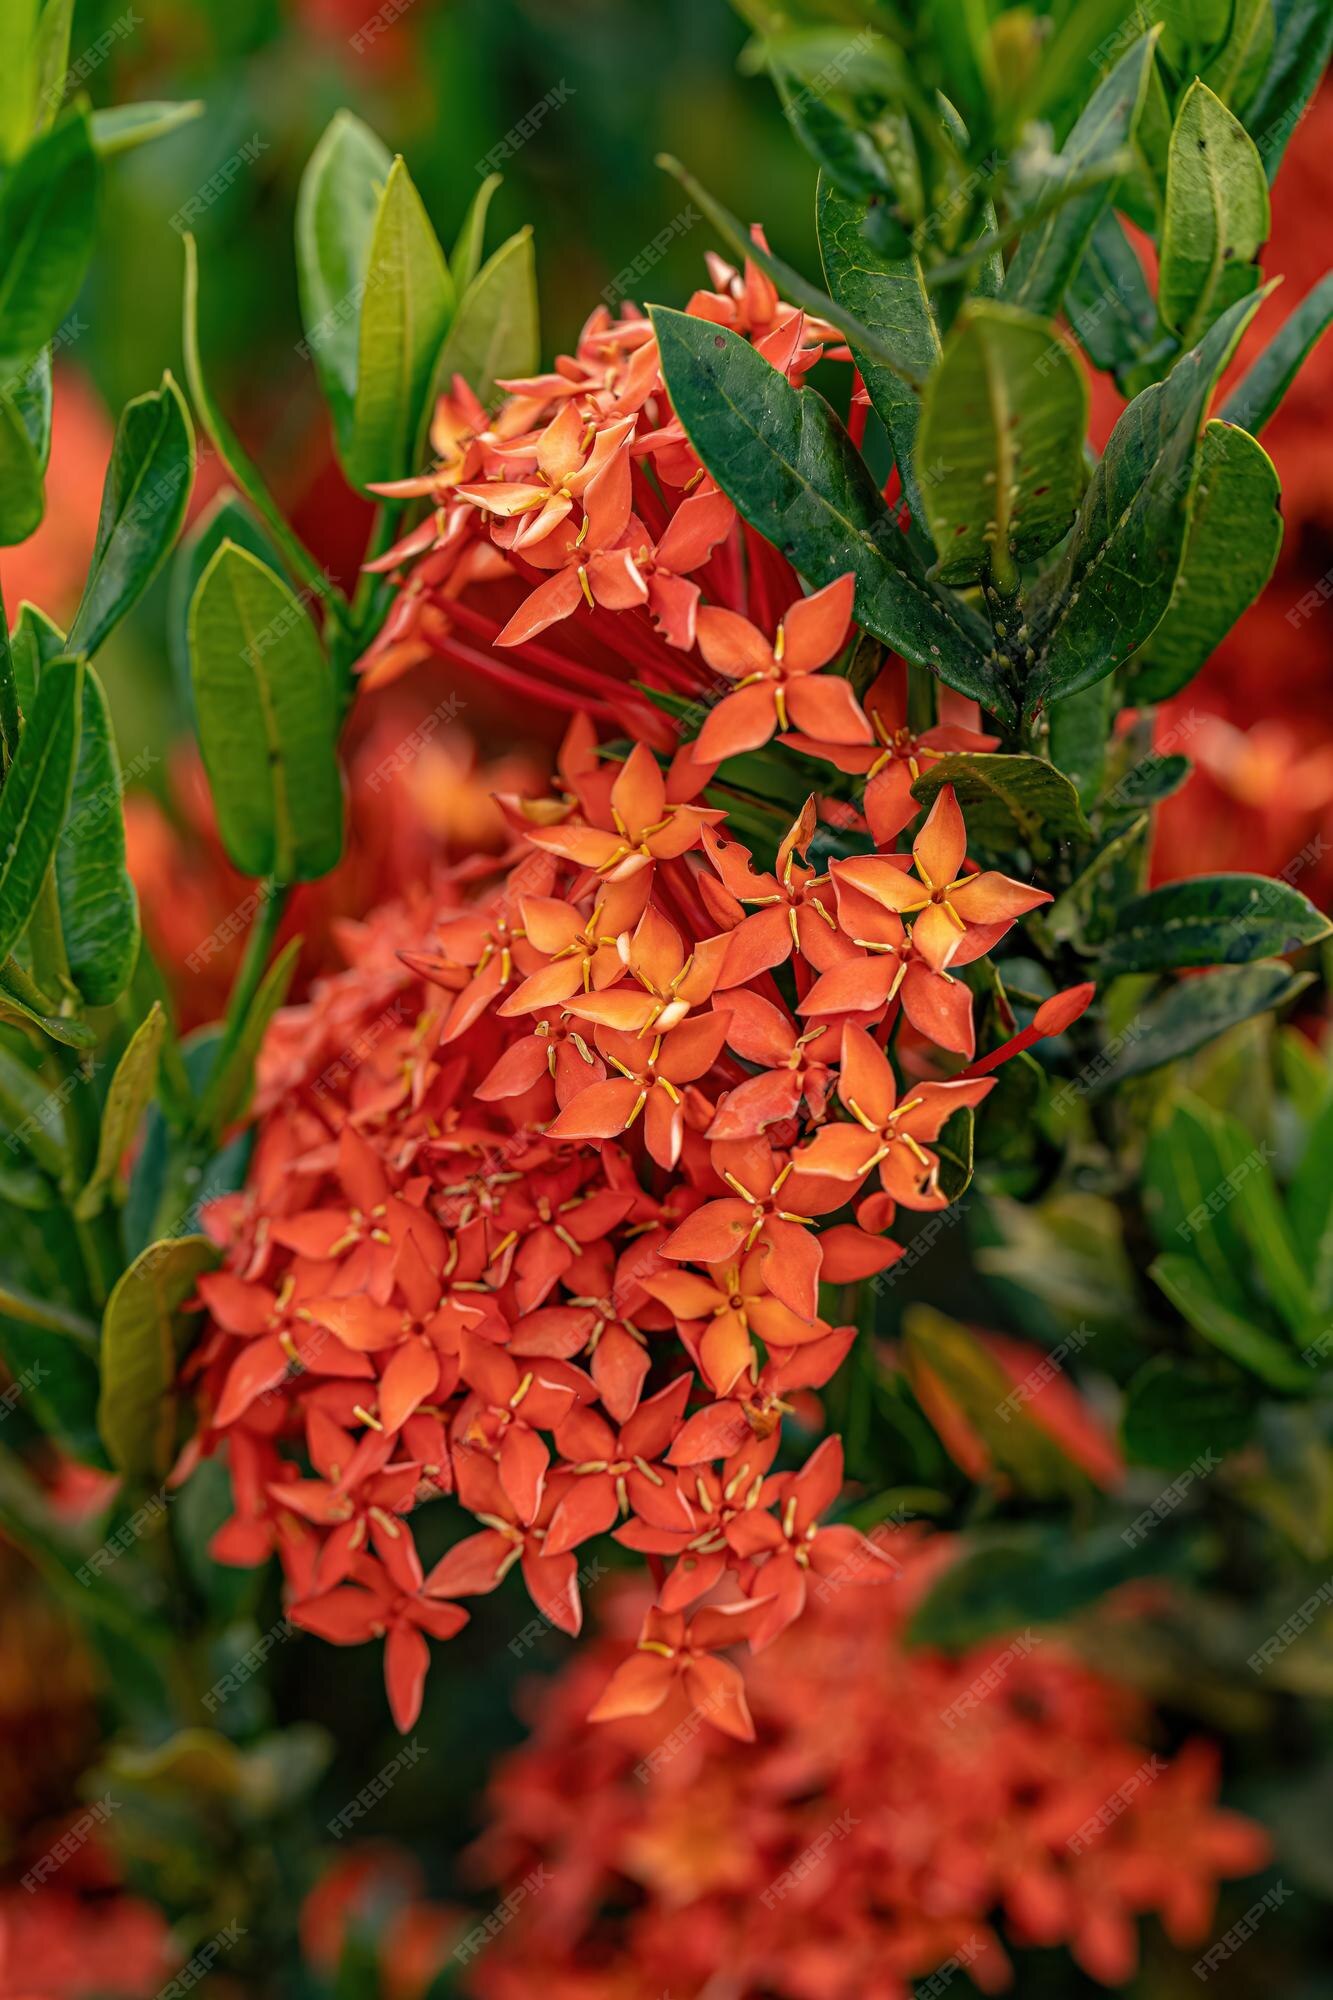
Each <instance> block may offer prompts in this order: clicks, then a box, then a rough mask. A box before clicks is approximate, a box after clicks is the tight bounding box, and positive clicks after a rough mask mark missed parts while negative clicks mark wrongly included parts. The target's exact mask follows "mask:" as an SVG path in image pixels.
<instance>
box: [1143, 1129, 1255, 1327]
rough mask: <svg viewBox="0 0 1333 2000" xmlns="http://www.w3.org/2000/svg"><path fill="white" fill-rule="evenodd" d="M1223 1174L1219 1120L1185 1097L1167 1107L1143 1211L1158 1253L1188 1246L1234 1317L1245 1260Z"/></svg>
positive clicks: (1243, 1301)
mask: <svg viewBox="0 0 1333 2000" xmlns="http://www.w3.org/2000/svg"><path fill="white" fill-rule="evenodd" d="M1226 1175H1227V1167H1226V1163H1225V1160H1224V1157H1223V1150H1222V1133H1221V1130H1220V1127H1219V1123H1218V1116H1217V1113H1216V1112H1215V1111H1214V1110H1213V1109H1212V1107H1211V1106H1209V1105H1207V1104H1205V1103H1203V1102H1202V1100H1201V1099H1199V1098H1196V1097H1193V1096H1189V1097H1185V1098H1182V1100H1181V1101H1180V1102H1179V1103H1177V1104H1176V1105H1175V1106H1173V1108H1172V1111H1171V1115H1170V1117H1169V1118H1168V1119H1166V1120H1165V1122H1164V1123H1162V1124H1159V1125H1157V1126H1156V1127H1155V1128H1154V1129H1153V1131H1152V1132H1151V1134H1150V1135H1149V1139H1148V1146H1147V1150H1146V1152H1145V1154H1144V1167H1143V1206H1144V1212H1145V1213H1146V1215H1147V1217H1148V1220H1149V1222H1150V1224H1151V1225H1152V1232H1153V1235H1154V1236H1155V1237H1156V1239H1157V1242H1158V1243H1159V1245H1160V1246H1161V1248H1162V1249H1163V1250H1167V1251H1172V1252H1175V1253H1176V1254H1179V1253H1180V1252H1181V1251H1182V1250H1183V1249H1185V1248H1186V1247H1188V1249H1189V1252H1190V1255H1191V1256H1192V1257H1194V1258H1195V1260H1196V1261H1197V1262H1198V1263H1200V1264H1201V1265H1203V1267H1204V1269H1205V1271H1206V1272H1207V1275H1208V1281H1209V1283H1210V1285H1211V1286H1212V1288H1213V1290H1214V1291H1215V1292H1216V1293H1217V1295H1218V1297H1219V1298H1221V1299H1222V1300H1224V1301H1225V1303H1226V1304H1227V1305H1228V1306H1229V1307H1230V1308H1231V1309H1232V1310H1233V1311H1234V1312H1240V1313H1244V1312H1245V1311H1247V1310H1248V1305H1249V1298H1250V1256H1249V1252H1248V1250H1247V1249H1246V1247H1245V1239H1244V1236H1243V1235H1242V1233H1241V1229H1240V1226H1239V1218H1238V1217H1237V1215H1236V1213H1235V1211H1234V1209H1233V1207H1232V1205H1231V1203H1230V1202H1229V1201H1226V1200H1221V1199H1219V1196H1225V1195H1226V1193H1227V1191H1228V1190H1227V1186H1226Z"/></svg>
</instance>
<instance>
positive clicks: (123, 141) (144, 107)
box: [91, 97, 206, 160]
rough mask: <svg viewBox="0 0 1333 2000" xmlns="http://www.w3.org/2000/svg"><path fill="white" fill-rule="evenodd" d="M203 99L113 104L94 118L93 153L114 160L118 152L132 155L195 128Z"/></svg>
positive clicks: (101, 157)
mask: <svg viewBox="0 0 1333 2000" xmlns="http://www.w3.org/2000/svg"><path fill="white" fill-rule="evenodd" d="M205 108H206V107H205V104H204V100H203V99H202V98H201V97H194V98H191V99H189V101H188V102H186V103H181V104H167V103H162V102H160V101H159V102H145V103H142V104H112V105H108V106H107V107H106V108H105V109H104V110H100V111H94V113H93V115H92V121H91V122H92V132H93V150H94V151H95V152H96V154H97V157H98V158H99V159H101V160H114V159H115V158H116V156H117V154H119V153H131V152H133V151H134V149H135V148H136V147H137V146H149V145H151V144H152V143H153V141H154V140H155V139H165V138H167V137H168V136H169V134H171V133H172V132H179V131H180V129H181V127H182V126H183V125H192V124H193V123H194V121H195V119H196V118H202V117H203V115H204V111H205Z"/></svg>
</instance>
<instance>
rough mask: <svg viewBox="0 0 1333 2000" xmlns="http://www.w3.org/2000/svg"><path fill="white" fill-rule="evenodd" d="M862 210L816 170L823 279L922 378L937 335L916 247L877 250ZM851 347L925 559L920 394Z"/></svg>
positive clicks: (935, 353) (935, 354)
mask: <svg viewBox="0 0 1333 2000" xmlns="http://www.w3.org/2000/svg"><path fill="white" fill-rule="evenodd" d="M867 213H868V210H867V207H866V204H865V203H864V202H863V201H858V200H855V199H854V198H852V197H851V196H848V195H846V194H844V193H842V191H841V190H840V189H839V188H837V187H835V186H834V184H833V182H832V181H830V180H829V179H828V178H827V176H823V175H821V177H820V182H819V193H818V197H817V207H816V214H817V220H818V225H819V250H820V256H821V257H822V259H823V263H824V278H825V282H826V283H827V285H828V288H829V291H830V292H831V293H832V294H833V297H834V298H835V299H836V300H837V301H838V302H839V304H840V305H843V306H845V307H846V309H847V310H848V312H850V313H854V314H855V315H856V317H857V319H859V320H863V321H864V322H865V324H866V325H867V326H871V327H873V328H874V329H875V332H876V333H877V334H878V335H879V338H880V340H881V341H882V342H884V343H885V344H887V345H891V346H892V347H893V348H894V350H895V352H897V353H898V354H900V356H901V358H902V361H903V364H904V366H905V368H906V370H907V372H908V374H909V375H910V376H913V377H916V378H917V379H919V380H922V381H924V380H925V378H926V377H927V376H928V375H929V374H930V372H931V370H932V369H933V368H934V366H935V364H936V362H937V361H938V360H939V356H940V336H939V329H938V327H937V326H936V324H935V312H934V308H933V307H932V305H931V302H930V297H929V294H928V293H927V291H926V286H925V280H924V278H923V277H922V272H921V260H920V258H919V257H918V256H917V254H916V252H915V251H911V252H909V254H908V255H907V256H905V257H898V258H890V257H882V256H880V254H879V253H878V252H877V251H876V250H874V249H872V247H871V245H870V244H869V243H868V242H867V241H866V237H865V233H864V230H865V220H866V215H867ZM852 352H853V355H854V357H855V360H856V365H857V367H858V368H859V369H860V371H861V377H862V380H863V381H864V383H865V385H866V388H867V390H868V391H869V394H870V400H871V402H872V403H873V404H874V407H875V411H876V414H877V415H878V417H879V419H880V421H881V423H882V424H883V425H884V428H885V430H886V431H887V432H888V435H889V443H890V445H891V446H892V447H893V456H894V461H895V463H896V465H897V467H898V470H899V473H900V474H901V477H902V482H903V492H904V497H905V498H906V500H907V504H908V507H909V509H910V512H911V516H912V521H913V525H914V527H915V528H916V532H917V534H918V536H919V538H920V546H921V548H922V550H923V552H926V555H927V560H929V552H930V543H929V539H928V537H927V536H926V534H925V532H924V525H919V524H924V521H925V509H924V505H923V503H922V499H921V490H920V488H919V486H918V485H917V477H916V455H915V446H916V432H917V422H918V419H919V417H920V413H921V398H920V396H919V395H918V394H917V392H916V390H915V389H913V388H912V387H911V385H910V383H909V382H908V381H905V380H904V378H903V376H902V375H900V374H897V373H895V371H894V370H893V369H892V368H886V367H885V366H884V364H883V363H882V362H880V361H877V360H876V359H875V357H874V356H873V355H872V354H868V353H866V352H865V351H864V350H863V349H862V348H861V347H859V346H856V345H853V349H852Z"/></svg>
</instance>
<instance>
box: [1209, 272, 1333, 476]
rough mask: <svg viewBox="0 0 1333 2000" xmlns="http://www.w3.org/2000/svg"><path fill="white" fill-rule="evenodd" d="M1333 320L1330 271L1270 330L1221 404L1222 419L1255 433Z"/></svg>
mask: <svg viewBox="0 0 1333 2000" xmlns="http://www.w3.org/2000/svg"><path fill="white" fill-rule="evenodd" d="M1330 322H1333V272H1330V273H1329V275H1328V277H1326V278H1321V279H1320V280H1319V283H1318V284H1317V285H1315V286H1314V287H1313V288H1312V290H1310V291H1308V292H1307V293H1306V295H1305V297H1304V298H1303V299H1302V300H1301V302H1300V304H1299V305H1298V306H1297V308H1296V310H1295V312H1293V313H1292V314H1291V315H1290V316H1289V317H1288V318H1287V319H1286V320H1285V321H1284V322H1283V325H1282V328H1281V331H1280V332H1278V333H1276V334H1274V336H1273V338H1272V340H1270V341H1269V343H1268V346H1267V347H1266V348H1265V349H1264V351H1263V353H1262V354H1261V355H1260V356H1259V359H1258V360H1257V361H1256V362H1255V363H1254V364H1253V366H1252V367H1251V368H1250V370H1249V372H1248V373H1247V374H1246V375H1245V376H1244V377H1243V378H1242V379H1241V381H1240V382H1239V383H1238V384H1237V386H1236V388H1234V389H1233V390H1232V392H1231V394H1230V395H1229V396H1228V397H1227V400H1226V402H1225V403H1224V404H1223V406H1222V418H1223V421H1224V422H1226V423H1228V424H1236V425H1238V426H1239V428H1240V429H1241V430H1243V431H1249V433H1250V435H1251V436H1252V437H1258V435H1259V433H1260V431H1262V429H1263V427H1264V425H1265V424H1266V423H1267V422H1268V420H1269V418H1270V417H1272V416H1274V415H1276V413H1277V409H1278V406H1279V404H1280V403H1281V401H1282V399H1283V397H1284V396H1285V395H1286V393H1287V391H1288V389H1289V388H1290V387H1291V385H1292V383H1293V382H1294V380H1295V379H1296V375H1297V372H1298V370H1299V369H1300V368H1301V367H1302V365H1303V364H1304V362H1305V361H1306V359H1307V357H1308V356H1309V355H1310V354H1311V353H1312V351H1313V350H1314V348H1315V346H1316V345H1317V343H1318V342H1319V341H1321V340H1322V339H1323V337H1324V335H1325V334H1326V333H1327V332H1328V329H1329V325H1330Z"/></svg>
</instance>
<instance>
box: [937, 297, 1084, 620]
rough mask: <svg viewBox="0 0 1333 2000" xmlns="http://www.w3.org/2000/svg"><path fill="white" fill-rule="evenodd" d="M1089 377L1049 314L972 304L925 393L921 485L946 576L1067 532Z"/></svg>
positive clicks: (1012, 574)
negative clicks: (1040, 315) (1043, 316)
mask: <svg viewBox="0 0 1333 2000" xmlns="http://www.w3.org/2000/svg"><path fill="white" fill-rule="evenodd" d="M1087 422H1088V391H1087V383H1086V378H1085V376H1084V374H1083V371H1082V369H1081V368H1080V367H1079V365H1078V363H1077V362H1076V361H1075V359H1074V356H1073V353H1072V351H1071V349H1070V348H1069V347H1067V346H1066V344H1065V341H1064V339H1063V337H1062V336H1061V335H1060V334H1059V333H1058V332H1057V331H1056V329H1055V327H1054V326H1053V325H1052V323H1051V322H1050V321H1049V320H1044V319H1037V318H1035V317H1034V316H1033V315H1032V314H1031V313H1028V312H1024V311H1022V310H1021V309H1020V308H1018V307H1016V306H1012V305H1008V304H1002V303H1001V302H1000V301H998V300H994V299H978V300H974V301H973V302H972V304H971V305H969V306H967V307H965V308H964V310H963V312H962V313H961V314H960V316H959V318H958V320H957V322H956V324H955V326H954V328H953V331H952V332H951V333H950V335H949V337H948V339H947V340H946V341H945V343H944V352H943V354H942V355H941V357H940V361H939V365H938V367H937V368H936V369H935V372H934V373H933V375H932V376H931V378H930V380H929V382H927V384H926V388H925V393H924V395H923V397H922V400H921V423H920V428H919V430H918V432H917V439H916V474H917V484H918V486H919V487H920V489H921V493H922V496H923V498H924V501H925V508H926V516H927V519H928V521H929V523H930V531H931V534H932V536H933V538H934V542H935V547H936V549H937V550H938V552H939V560H938V562H937V564H936V566H935V570H934V572H933V574H935V575H938V576H939V578H940V579H941V580H942V581H943V582H945V583H951V584H966V583H975V582H977V581H978V580H979V579H983V578H990V579H991V580H993V582H994V584H995V586H996V588H997V590H999V591H1000V593H1001V594H1002V595H1003V596H1006V597H1008V596H1011V595H1012V594H1013V592H1014V591H1015V590H1016V588H1017V585H1018V568H1019V565H1020V564H1022V563H1026V562H1030V561H1032V560H1033V559H1034V558H1035V557H1037V556H1040V555H1044V554H1045V552H1046V551H1047V549H1049V548H1052V547H1053V546H1054V545H1055V543H1056V542H1058V541H1059V540H1060V539H1061V537H1062V536H1063V535H1064V534H1065V532H1066V531H1067V529H1068V527H1069V524H1070V522H1071V521H1072V520H1073V518H1074V513H1075V510H1076V508H1077V507H1078V501H1079V495H1080V494H1081V493H1082V491H1083V485H1084V479H1085V472H1084V462H1083V438H1084V433H1085V431H1086V429H1087Z"/></svg>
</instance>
